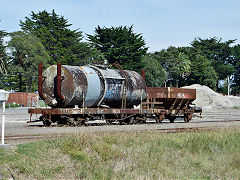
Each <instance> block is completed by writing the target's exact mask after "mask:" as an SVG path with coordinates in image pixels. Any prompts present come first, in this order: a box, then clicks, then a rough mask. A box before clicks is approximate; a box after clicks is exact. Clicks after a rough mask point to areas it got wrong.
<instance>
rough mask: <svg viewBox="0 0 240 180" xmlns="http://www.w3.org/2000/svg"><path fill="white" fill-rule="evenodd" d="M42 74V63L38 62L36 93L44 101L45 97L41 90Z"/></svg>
mask: <svg viewBox="0 0 240 180" xmlns="http://www.w3.org/2000/svg"><path fill="white" fill-rule="evenodd" d="M42 73H43V63H42V62H40V63H39V64H38V93H39V96H40V97H41V98H42V99H43V100H44V99H46V96H45V95H44V94H43V88H42V85H43V76H42Z"/></svg>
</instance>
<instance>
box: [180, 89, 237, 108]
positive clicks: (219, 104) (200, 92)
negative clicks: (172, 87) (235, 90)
mask: <svg viewBox="0 0 240 180" xmlns="http://www.w3.org/2000/svg"><path fill="white" fill-rule="evenodd" d="M182 88H190V89H196V90H197V98H196V100H195V101H193V103H194V104H196V105H197V106H200V107H202V108H206V109H212V108H233V107H240V97H237V96H223V95H221V94H219V93H217V92H215V91H213V90H212V89H210V88H209V87H207V86H202V85H200V84H193V85H191V86H185V87H182Z"/></svg>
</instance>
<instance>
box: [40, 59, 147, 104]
mask: <svg viewBox="0 0 240 180" xmlns="http://www.w3.org/2000/svg"><path fill="white" fill-rule="evenodd" d="M39 67H40V68H39V94H40V96H41V98H43V99H44V101H45V102H46V103H47V104H48V105H49V106H51V107H76V106H78V107H111V108H121V107H122V108H126V107H133V105H139V104H140V103H141V101H142V100H143V99H145V97H146V85H145V81H144V79H143V78H142V77H141V76H140V75H139V74H138V73H136V72H134V71H129V70H122V69H121V68H119V69H110V68H108V66H106V65H87V66H67V65H61V64H60V63H58V64H57V65H52V66H50V67H48V68H47V69H46V70H45V71H44V72H43V70H42V69H43V68H42V64H40V65H39Z"/></svg>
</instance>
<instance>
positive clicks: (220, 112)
mask: <svg viewBox="0 0 240 180" xmlns="http://www.w3.org/2000/svg"><path fill="white" fill-rule="evenodd" d="M27 110H28V108H26V107H23V108H9V109H6V130H5V135H6V140H5V142H6V143H8V144H16V143H23V142H26V141H32V140H38V139H42V138H50V137H57V136H63V135H65V134H71V133H84V132H88V133H94V132H114V131H117V132H119V131H123V132H129V131H152V130H155V131H162V132H165V131H166V132H174V131H180V130H184V129H188V130H189V129H190V130H191V129H201V128H204V129H209V128H210V129H214V128H228V127H232V126H234V127H236V126H238V127H240V110H239V109H208V110H207V109H206V110H203V113H202V117H199V114H196V116H195V117H193V119H192V120H191V121H190V122H189V123H184V121H183V119H181V118H178V119H177V120H176V122H175V123H169V121H168V120H164V121H163V122H162V123H160V124H156V123H154V121H151V120H149V122H148V123H146V124H135V125H106V124H104V123H102V122H100V121H99V122H97V123H93V124H89V125H88V126H81V127H57V126H55V125H53V126H52V127H44V126H43V125H42V123H41V122H38V123H26V122H27V121H29V114H28V113H27ZM1 118H2V112H1V111H0V122H1V120H2V119H1ZM32 118H33V120H37V119H38V116H35V115H34V116H33V117H32ZM0 126H1V125H0Z"/></svg>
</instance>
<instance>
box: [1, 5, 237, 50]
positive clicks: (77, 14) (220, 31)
mask: <svg viewBox="0 0 240 180" xmlns="http://www.w3.org/2000/svg"><path fill="white" fill-rule="evenodd" d="M0 4H1V6H0V20H1V22H0V29H4V30H7V31H8V32H12V31H17V30H20V27H19V22H20V20H24V17H26V16H29V14H31V11H34V12H39V11H42V10H44V9H45V10H47V11H49V12H50V11H51V10H52V9H55V12H56V13H57V14H59V15H63V16H64V17H65V18H66V19H68V21H69V23H71V24H73V25H72V26H71V29H78V28H79V29H80V30H81V31H83V32H84V33H87V34H93V32H94V28H95V27H96V26H97V25H100V26H106V27H110V26H119V25H127V26H130V25H134V31H135V32H136V33H142V35H143V37H144V39H145V41H146V43H147V46H148V47H149V51H150V52H152V51H159V50H161V49H163V48H164V49H165V48H167V47H169V46H171V45H172V46H188V45H189V43H190V42H191V41H193V40H194V38H196V37H201V38H209V37H221V38H222V39H223V40H224V41H225V40H229V39H238V40H237V41H236V43H238V44H239V43H240V10H239V8H240V1H238V0H1V3H0Z"/></svg>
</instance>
